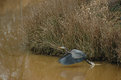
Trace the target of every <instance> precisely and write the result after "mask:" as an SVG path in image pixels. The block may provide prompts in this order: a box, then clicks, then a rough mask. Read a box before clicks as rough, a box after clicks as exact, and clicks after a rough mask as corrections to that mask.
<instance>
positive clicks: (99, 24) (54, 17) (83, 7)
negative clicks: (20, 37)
mask: <svg viewBox="0 0 121 80" xmlns="http://www.w3.org/2000/svg"><path fill="white" fill-rule="evenodd" d="M108 5H109V4H108V2H107V0H91V1H90V0H87V1H83V0H82V1H80V0H45V1H43V3H41V4H40V5H39V6H36V7H34V8H33V9H32V10H33V13H32V15H31V17H29V20H27V22H26V25H25V26H27V28H29V29H28V40H29V44H28V46H29V48H30V49H31V50H33V51H35V52H36V53H45V54H46V53H47V54H52V52H55V51H54V50H57V47H58V46H66V47H68V48H69V49H73V48H77V49H80V50H82V51H84V52H85V53H86V54H87V55H88V56H89V57H90V58H93V59H96V60H108V61H113V62H117V61H121V59H120V57H121V25H120V20H118V19H119V17H121V14H120V10H119V11H116V12H111V11H109V7H108ZM54 55H58V54H56V53H54ZM59 55H60V54H59Z"/></svg>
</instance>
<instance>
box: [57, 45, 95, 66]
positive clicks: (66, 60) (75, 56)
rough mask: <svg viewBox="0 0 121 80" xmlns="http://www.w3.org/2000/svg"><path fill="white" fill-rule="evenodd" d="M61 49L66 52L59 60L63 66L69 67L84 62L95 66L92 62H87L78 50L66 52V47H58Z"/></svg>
mask: <svg viewBox="0 0 121 80" xmlns="http://www.w3.org/2000/svg"><path fill="white" fill-rule="evenodd" d="M59 48H61V49H64V50H65V51H66V54H65V55H64V56H63V57H62V58H60V59H59V63H61V64H63V65H71V64H75V63H79V62H82V61H86V62H87V63H88V64H90V65H93V66H94V65H95V64H94V63H93V62H91V61H89V60H88V59H87V57H86V54H85V53H84V52H82V51H80V50H78V49H73V50H71V51H68V49H67V48H66V47H59Z"/></svg>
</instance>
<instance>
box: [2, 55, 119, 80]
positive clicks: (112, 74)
mask: <svg viewBox="0 0 121 80" xmlns="http://www.w3.org/2000/svg"><path fill="white" fill-rule="evenodd" d="M96 63H99V64H101V65H99V66H95V67H94V68H90V65H88V64H87V63H86V62H81V63H78V64H74V65H70V66H64V65H61V64H59V63H58V58H57V57H50V56H42V55H34V54H29V53H17V54H16V53H12V54H11V55H10V54H1V56H0V80H121V68H120V67H118V66H115V65H111V64H108V63H102V62H96Z"/></svg>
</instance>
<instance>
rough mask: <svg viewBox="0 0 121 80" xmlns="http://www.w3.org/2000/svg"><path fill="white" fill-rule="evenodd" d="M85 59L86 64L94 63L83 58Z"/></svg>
mask: <svg viewBox="0 0 121 80" xmlns="http://www.w3.org/2000/svg"><path fill="white" fill-rule="evenodd" d="M85 61H86V62H87V63H88V64H90V65H95V63H93V62H91V61H89V60H88V59H85Z"/></svg>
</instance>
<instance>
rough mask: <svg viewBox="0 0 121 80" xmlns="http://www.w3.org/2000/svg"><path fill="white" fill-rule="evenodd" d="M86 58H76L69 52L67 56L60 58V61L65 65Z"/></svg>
mask: <svg viewBox="0 0 121 80" xmlns="http://www.w3.org/2000/svg"><path fill="white" fill-rule="evenodd" d="M83 60H84V58H79V59H74V58H73V57H72V54H67V55H66V56H64V57H62V58H60V59H59V63H61V64H64V65H71V64H75V63H78V62H81V61H83Z"/></svg>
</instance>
